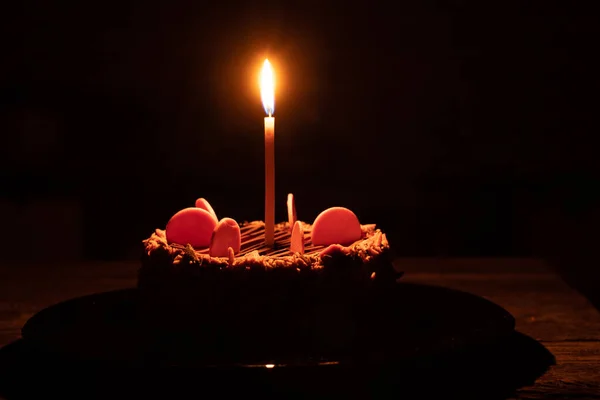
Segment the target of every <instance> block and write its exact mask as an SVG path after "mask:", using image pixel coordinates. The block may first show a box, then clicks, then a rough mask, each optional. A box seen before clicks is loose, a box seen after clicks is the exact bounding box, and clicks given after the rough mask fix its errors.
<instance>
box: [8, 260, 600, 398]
mask: <svg viewBox="0 0 600 400" xmlns="http://www.w3.org/2000/svg"><path fill="white" fill-rule="evenodd" d="M395 264H396V265H397V266H398V267H399V268H400V269H402V270H404V271H406V275H405V276H404V278H403V280H405V281H406V282H416V283H426V284H432V285H439V286H446V287H450V288H454V289H459V290H463V291H467V292H470V293H473V294H476V295H479V296H482V297H485V298H487V299H489V300H491V301H493V302H495V303H497V304H499V305H500V306H502V307H504V308H505V309H506V310H508V311H509V312H510V313H512V314H513V315H514V317H515V319H516V321H517V325H516V328H517V330H518V331H519V332H521V333H523V334H525V335H528V336H530V337H532V338H534V339H536V340H537V341H539V342H540V343H542V344H543V346H545V347H546V348H547V349H548V350H549V351H550V352H551V353H552V354H554V356H555V358H556V365H555V366H552V367H551V368H550V369H549V370H548V371H547V372H546V373H545V374H544V375H543V376H541V377H540V378H538V380H537V381H536V382H535V384H534V385H532V386H530V387H525V388H522V389H520V390H519V391H518V393H517V397H516V398H520V399H540V398H577V399H581V398H594V399H600V313H598V311H597V310H596V309H595V308H593V307H592V306H591V304H590V303H589V302H588V301H587V300H586V299H585V298H584V297H583V296H581V295H580V294H579V293H577V292H576V291H575V290H573V289H571V288H570V287H569V286H567V285H566V284H565V283H563V282H562V281H561V280H560V278H558V277H557V276H556V275H555V274H553V273H552V272H549V271H548V269H547V268H546V267H545V265H544V263H543V262H542V261H540V260H536V259H398V260H396V263H395ZM137 268H138V264H137V263H132V262H126V263H101V262H98V263H82V264H78V265H67V266H64V265H63V266H51V265H2V266H0V347H2V346H4V345H6V344H8V343H10V342H12V341H14V340H16V339H18V338H19V337H20V329H21V327H22V326H23V324H24V323H25V322H26V321H27V319H29V318H30V317H31V316H32V315H33V314H34V313H36V312H37V311H39V310H41V309H43V308H45V307H47V306H49V305H51V304H54V303H57V302H60V301H62V300H66V299H69V298H73V297H76V296H82V295H86V294H92V293H97V292H102V291H106V290H113V289H121V288H128V287H132V286H133V285H134V284H135V279H136V271H137Z"/></svg>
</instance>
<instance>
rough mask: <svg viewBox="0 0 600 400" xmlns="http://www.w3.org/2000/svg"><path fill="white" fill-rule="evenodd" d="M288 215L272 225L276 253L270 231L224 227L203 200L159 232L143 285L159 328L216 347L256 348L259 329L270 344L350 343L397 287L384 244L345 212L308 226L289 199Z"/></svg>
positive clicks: (229, 222)
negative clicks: (360, 320) (366, 313)
mask: <svg viewBox="0 0 600 400" xmlns="http://www.w3.org/2000/svg"><path fill="white" fill-rule="evenodd" d="M287 206H288V221H287V222H283V223H279V224H276V225H274V227H273V230H274V243H273V244H272V245H267V244H266V243H265V223H264V222H262V221H253V222H243V223H240V224H238V223H237V222H236V221H235V220H233V219H231V218H223V219H221V220H220V221H219V220H218V219H217V216H216V214H215V212H214V210H213V209H212V207H211V206H210V204H209V203H208V202H207V201H206V200H205V199H198V200H197V201H196V204H195V207H190V208H186V209H183V210H181V211H179V212H178V213H176V214H175V215H173V217H172V218H171V219H170V221H169V222H168V224H167V226H166V229H164V230H163V229H156V231H155V232H154V233H152V235H151V236H150V237H149V238H147V239H146V240H144V241H143V244H144V253H143V257H142V265H141V268H140V270H139V277H138V289H139V292H140V298H141V300H142V307H143V309H144V310H146V312H147V314H148V315H149V317H150V319H151V320H153V321H155V322H156V326H155V327H159V326H163V327H164V326H168V327H170V328H169V329H172V328H173V327H177V328H178V329H180V330H182V331H187V332H201V334H202V336H203V337H204V338H205V340H213V341H215V340H218V338H219V337H220V336H222V335H221V334H222V333H223V332H224V331H227V332H228V335H229V334H230V333H231V332H240V337H244V338H246V339H248V338H250V337H251V336H252V335H253V333H252V332H255V333H256V329H257V328H258V327H260V332H263V333H261V334H258V335H257V334H255V335H254V336H256V338H262V339H265V334H264V331H263V330H267V331H268V330H269V329H274V330H278V331H281V330H282V329H283V330H284V331H287V332H293V334H289V333H288V336H287V337H288V338H289V340H294V337H295V338H299V337H302V338H304V339H303V343H309V342H310V340H307V338H308V337H311V338H313V339H314V338H318V340H317V341H318V342H319V343H320V344H321V345H328V346H331V345H332V344H334V343H335V344H341V343H343V342H344V341H345V340H350V339H351V337H352V336H353V332H354V333H356V331H357V327H356V326H352V325H353V321H354V320H356V315H354V313H355V312H356V310H358V309H360V305H361V303H363V302H364V298H365V296H368V293H370V292H372V291H373V290H381V289H382V288H384V287H389V286H390V285H394V284H395V282H396V280H397V279H398V278H399V274H397V273H396V272H395V270H394V268H393V266H392V263H391V257H390V246H389V243H388V240H387V238H386V235H385V233H383V232H382V231H381V230H380V229H378V228H377V227H376V225H374V224H370V225H363V224H360V223H359V220H358V218H357V216H356V215H355V214H354V213H353V212H352V211H351V210H349V209H347V208H343V207H333V208H330V209H327V210H325V211H323V212H322V213H321V214H319V216H317V218H316V219H315V220H314V222H313V223H312V224H307V223H303V222H301V221H299V220H296V209H295V203H294V197H293V195H291V194H290V195H288V202H287ZM229 337H230V335H229ZM267 337H268V335H267ZM209 338H210V339H209ZM256 338H255V339H256ZM313 344H314V343H313Z"/></svg>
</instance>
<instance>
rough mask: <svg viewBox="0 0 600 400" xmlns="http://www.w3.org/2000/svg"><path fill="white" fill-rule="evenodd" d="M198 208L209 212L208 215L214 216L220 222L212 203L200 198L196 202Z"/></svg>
mask: <svg viewBox="0 0 600 400" xmlns="http://www.w3.org/2000/svg"><path fill="white" fill-rule="evenodd" d="M196 207H198V208H201V209H203V210H206V211H208V213H209V214H210V215H212V216H213V217H215V219H216V220H217V221H218V220H219V218H217V214H216V213H215V210H213V208H212V207H211V205H210V203H209V202H208V200H206V199H205V198H203V197H200V198H199V199H198V200H196Z"/></svg>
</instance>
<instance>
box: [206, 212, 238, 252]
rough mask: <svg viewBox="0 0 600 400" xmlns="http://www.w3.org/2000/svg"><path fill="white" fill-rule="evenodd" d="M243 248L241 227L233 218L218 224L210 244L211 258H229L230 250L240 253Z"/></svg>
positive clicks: (224, 219) (225, 219)
mask: <svg viewBox="0 0 600 400" xmlns="http://www.w3.org/2000/svg"><path fill="white" fill-rule="evenodd" d="M241 247H242V234H241V233H240V226H239V225H238V223H237V222H236V221H235V220H233V219H231V218H223V219H222V220H221V221H219V223H218V224H217V227H216V228H215V231H214V233H213V235H212V240H211V242H210V250H209V254H210V256H211V257H229V256H230V254H229V248H231V249H233V252H234V253H239V252H240V248H241Z"/></svg>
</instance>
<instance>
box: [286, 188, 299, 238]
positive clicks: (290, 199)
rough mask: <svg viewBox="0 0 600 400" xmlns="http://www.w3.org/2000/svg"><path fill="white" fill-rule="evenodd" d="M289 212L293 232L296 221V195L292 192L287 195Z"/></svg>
mask: <svg viewBox="0 0 600 400" xmlns="http://www.w3.org/2000/svg"><path fill="white" fill-rule="evenodd" d="M287 212H288V222H289V223H290V232H292V230H293V228H294V224H295V223H296V220H297V218H296V201H295V200H294V195H293V194H292V193H289V194H288V197H287Z"/></svg>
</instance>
